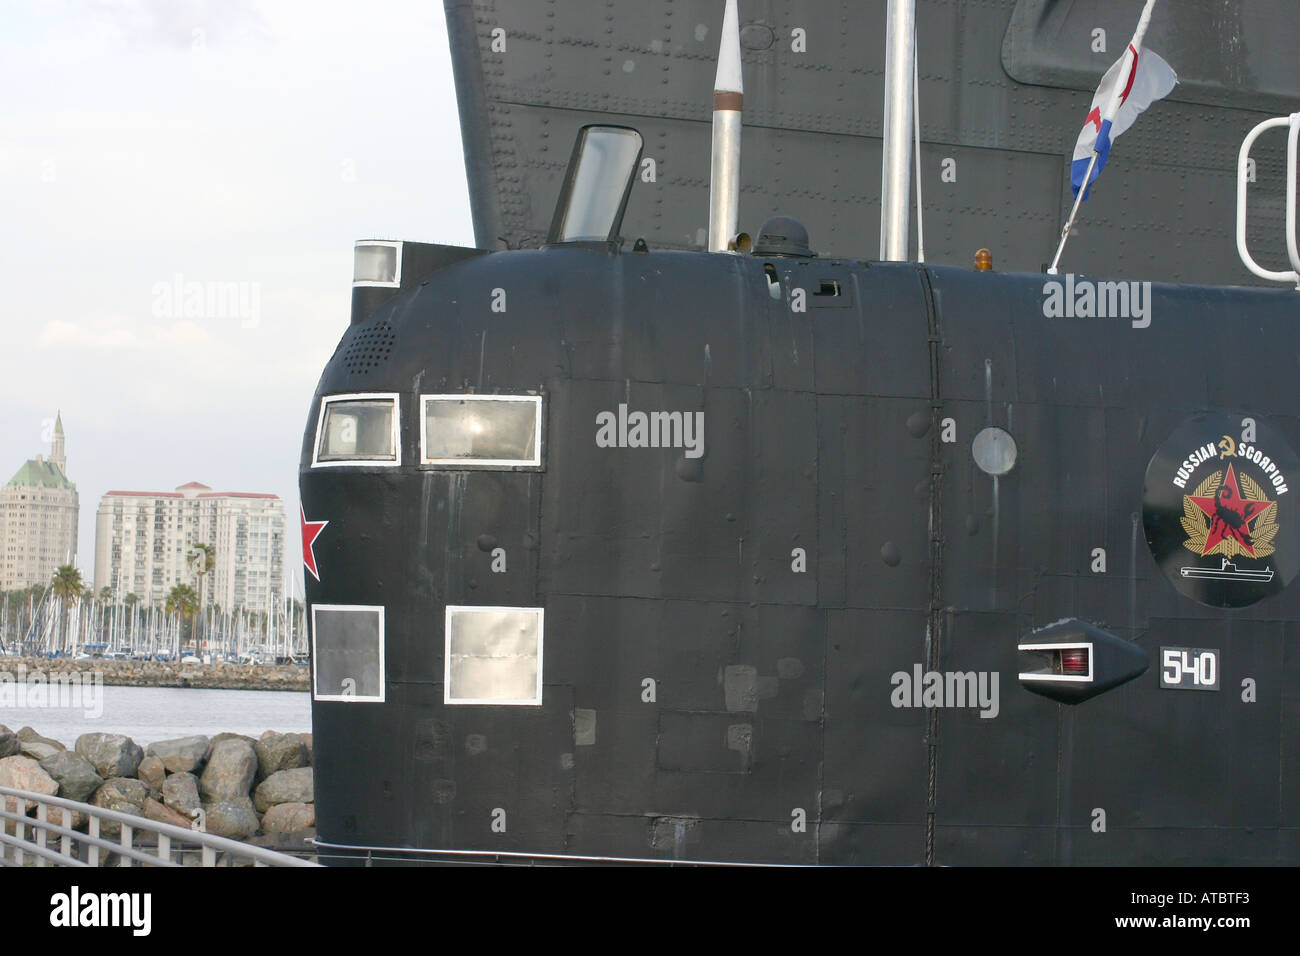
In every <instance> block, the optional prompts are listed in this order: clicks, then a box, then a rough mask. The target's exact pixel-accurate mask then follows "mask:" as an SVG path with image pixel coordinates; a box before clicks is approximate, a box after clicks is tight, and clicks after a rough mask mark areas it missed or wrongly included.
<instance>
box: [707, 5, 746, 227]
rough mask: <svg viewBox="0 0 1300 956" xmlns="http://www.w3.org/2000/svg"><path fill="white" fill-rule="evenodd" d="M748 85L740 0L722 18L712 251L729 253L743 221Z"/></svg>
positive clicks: (715, 104) (712, 187)
mask: <svg viewBox="0 0 1300 956" xmlns="http://www.w3.org/2000/svg"><path fill="white" fill-rule="evenodd" d="M744 93H745V85H744V83H743V82H742V79H741V73H740V17H739V15H738V14H737V12H736V0H727V8H726V10H725V11H724V12H723V15H722V37H721V41H720V45H719V48H718V73H717V78H716V79H715V80H714V83H713V161H712V166H711V173H710V179H709V251H710V252H726V251H727V243H729V242H730V241H731V240H732V239H734V238H735V237H736V233H737V232H739V230H740V227H739V222H740V128H741V108H742V106H743V103H744Z"/></svg>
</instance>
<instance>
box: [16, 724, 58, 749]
mask: <svg viewBox="0 0 1300 956" xmlns="http://www.w3.org/2000/svg"><path fill="white" fill-rule="evenodd" d="M18 739H19V740H21V741H22V742H23V743H38V744H49V745H50V746H51V747H53V748H54V749H56V750H67V749H68V748H67V747H65V746H64V745H63V743H62V742H61V741H58V740H55V739H54V738H53V737H42V736H41V735H40V734H38V733H37V732H36V731H35V730H33V729H32V728H31V727H24V728H23V729H22V730H20V731H18Z"/></svg>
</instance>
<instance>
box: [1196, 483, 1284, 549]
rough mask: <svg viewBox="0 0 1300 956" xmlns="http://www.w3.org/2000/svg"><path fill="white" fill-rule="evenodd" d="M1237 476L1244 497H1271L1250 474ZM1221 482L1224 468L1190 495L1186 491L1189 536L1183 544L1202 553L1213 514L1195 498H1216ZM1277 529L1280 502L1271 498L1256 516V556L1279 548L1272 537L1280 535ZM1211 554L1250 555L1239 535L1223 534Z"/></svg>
mask: <svg viewBox="0 0 1300 956" xmlns="http://www.w3.org/2000/svg"><path fill="white" fill-rule="evenodd" d="M1237 477H1238V480H1239V481H1240V482H1241V496H1242V497H1243V498H1245V499H1247V500H1248V501H1268V496H1267V495H1265V494H1264V489H1263V488H1262V487H1260V485H1259V483H1258V482H1257V481H1255V479H1253V478H1251V477H1250V475H1247V474H1243V473H1238V476H1237ZM1221 484H1223V472H1221V471H1216V472H1215V473H1214V474H1212V475H1210V477H1208V478H1206V479H1205V480H1204V481H1203V482H1201V483H1200V484H1199V485H1197V486H1196V490H1195V491H1194V492H1192V494H1191V495H1183V530H1184V531H1186V532H1187V540H1186V541H1184V542H1183V547H1184V548H1186V549H1187V550H1188V551H1191V552H1192V553H1193V554H1198V555H1199V554H1200V553H1201V552H1202V551H1204V550H1205V540H1206V539H1207V538H1208V537H1209V536H1210V517H1209V515H1207V514H1206V513H1205V512H1204V511H1202V510H1201V509H1200V508H1198V507H1197V506H1196V503H1195V502H1194V501H1192V498H1213V497H1214V495H1215V494H1216V493H1217V492H1218V490H1219V485H1221ZM1278 530H1279V528H1278V523H1277V502H1276V501H1272V502H1269V506H1268V507H1267V508H1265V509H1264V510H1263V511H1262V512H1260V513H1259V515H1257V516H1256V517H1255V527H1254V529H1253V530H1252V531H1251V533H1250V534H1251V537H1252V538H1253V539H1254V541H1255V557H1257V558H1266V557H1268V556H1269V555H1270V554H1272V553H1273V552H1274V551H1276V550H1277V549H1276V548H1274V547H1273V539H1274V538H1275V537H1277V533H1278ZM1210 554H1211V555H1213V554H1221V555H1223V556H1224V557H1225V558H1228V559H1232V558H1235V557H1237V556H1238V555H1245V556H1246V557H1250V554H1249V552H1247V551H1246V549H1245V548H1243V547H1242V546H1241V544H1240V542H1238V541H1237V539H1236V538H1224V539H1223V540H1222V541H1220V542H1219V543H1218V544H1216V545H1215V546H1214V547H1213V548H1211V549H1210ZM1205 557H1209V555H1205Z"/></svg>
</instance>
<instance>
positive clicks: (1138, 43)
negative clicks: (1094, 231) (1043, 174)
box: [1047, 0, 1156, 276]
mask: <svg viewBox="0 0 1300 956" xmlns="http://www.w3.org/2000/svg"><path fill="white" fill-rule="evenodd" d="M1155 6H1156V0H1147V2H1146V6H1145V7H1143V8H1142V16H1141V17H1139V18H1138V25H1137V30H1135V31H1134V33H1133V39H1132V40H1130V41H1129V45H1128V49H1126V50H1125V51H1124V66H1125V67H1127V69H1125V68H1124V67H1121V68H1120V71H1119V75H1120V77H1123V76H1124V75H1125V74H1127V73H1129V72H1130V71H1132V70H1133V69H1134V67H1135V64H1134V62H1133V59H1134V58H1136V57H1137V55H1138V51H1139V50H1141V49H1142V40H1143V38H1144V37H1145V36H1146V33H1147V27H1148V26H1150V25H1151V12H1152V11H1153V10H1154V9H1155ZM1125 92H1126V90H1125V89H1124V84H1123V83H1122V82H1120V83H1116V84H1115V89H1114V90H1113V91H1112V92H1111V95H1110V100H1109V101H1108V102H1107V103H1106V112H1105V113H1104V114H1103V115H1102V118H1101V123H1100V124H1098V127H1097V132H1098V134H1100V132H1101V127H1102V126H1104V125H1105V124H1106V123H1107V122H1111V123H1113V122H1114V121H1115V114H1116V113H1118V112H1119V105H1120V103H1121V102H1122V101H1123V98H1124V94H1125ZM1100 155H1101V154H1100V153H1098V152H1097V144H1096V143H1095V142H1094V143H1093V146H1092V159H1091V160H1090V161H1089V162H1088V171H1087V172H1086V173H1084V174H1083V184H1082V185H1081V186H1080V187H1079V195H1077V196H1076V197H1074V208H1073V209H1071V210H1070V218H1069V219H1067V220H1066V222H1065V228H1064V229H1062V230H1061V243H1060V245H1058V246H1057V247H1056V255H1055V256H1054V257H1053V258H1052V264H1051V265H1050V266H1048V268H1047V274H1048V275H1053V276H1054V275H1056V274H1057V271H1056V269H1057V266H1058V265H1060V263H1061V253H1062V252H1064V251H1065V243H1066V242H1067V241H1068V240H1069V238H1070V229H1071V228H1073V226H1074V220H1075V217H1076V216H1078V215H1079V206H1080V205H1082V203H1083V197H1084V196H1085V195H1086V194H1087V192H1088V187H1089V186H1091V185H1092V182H1091V180H1092V171H1093V169H1095V168H1096V166H1097V159H1098V158H1099V157H1100Z"/></svg>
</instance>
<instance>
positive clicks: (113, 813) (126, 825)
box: [0, 787, 320, 866]
mask: <svg viewBox="0 0 1300 956" xmlns="http://www.w3.org/2000/svg"><path fill="white" fill-rule="evenodd" d="M4 797H12V798H14V799H15V800H30V801H31V802H33V803H35V804H36V817H35V818H32V817H29V816H27V815H26V813H25V812H24V811H23V810H17V812H15V811H11V810H8V809H6V805H7V804H6V801H4V800H3V799H0V820H3V821H4V822H3V823H0V863H3V864H10V863H13V864H16V865H19V866H21V865H23V863H24V856H25V854H27V853H30V854H32V855H33V856H34V857H36V858H37V859H38V860H39V861H40V862H39V863H38V864H37V865H38V866H44V865H46V864H47V863H56V864H58V865H61V866H98V865H99V860H100V854H101V852H102V851H107V852H108V853H114V854H117V856H118V865H119V866H131V865H132V862H133V861H137V862H139V863H142V864H147V865H149V866H180V865H181V864H180V863H177V862H176V861H175V860H173V859H172V858H171V851H172V842H173V841H175V842H177V843H178V844H180V849H182V851H183V850H184V849H185V848H186V847H187V846H197V847H198V848H199V850H200V852H201V858H202V865H203V866H216V864H217V854H218V853H219V852H221V853H226V854H228V855H229V857H231V858H235V857H242V858H245V859H248V860H251V861H252V862H253V865H254V866H320V864H319V863H312V862H311V861H309V860H301V859H298V858H297V857H292V856H289V855H287V854H284V853H277V852H276V851H274V850H267V849H265V848H263V847H260V846H252V845H250V844H248V843H240V842H239V841H238V840H230V839H227V838H226V837H221V836H217V835H215V834H212V833H205V832H203V831H201V830H188V829H186V828H184V827H178V826H175V825H173V824H171V823H160V822H158V821H156V820H150V819H148V818H147V817H140V816H136V815H134V814H130V813H122V812H120V811H118V810H109V809H108V808H106V807H96V806H92V805H91V804H87V803H79V802H77V801H76V800H68V799H66V798H64V797H51V796H47V795H45V794H42V793H30V792H28V791H26V790H15V789H13V788H11V787H0V798H4ZM23 806H24V808H25V807H26V804H23ZM51 807H58V808H60V809H62V810H70V811H75V812H77V813H84V814H85V815H86V816H87V818H88V824H87V828H88V831H89V832H88V833H81V832H80V831H78V830H74V829H73V828H72V827H69V826H64V825H61V824H55V823H51V822H50V821H49V819H48V815H49V808H51ZM63 819H64V820H65V822H67V821H66V818H63ZM9 821H13V824H14V826H13V830H14V832H13V833H12V834H10V832H9V830H10V827H9ZM101 821H107V822H111V823H117V824H119V825H120V826H121V828H122V834H121V839H120V840H119V841H118V842H116V843H114V842H113V841H111V840H106V839H103V838H102V837H100V835H99V830H100V822H101ZM28 827H30V828H31V830H32V833H31V836H32V839H31V840H28V839H26V837H25V832H26V830H27V828H28ZM137 832H140V833H145V834H153V835H154V836H156V837H157V852H156V853H152V854H151V853H148V852H145V851H144V850H139V849H136V848H135V845H134V843H135V834H136V833H137ZM51 833H52V834H54V835H55V836H57V837H59V842H60V848H59V850H58V851H57V852H56V851H54V850H51V849H50V848H49V847H48V846H47V842H46V838H47V835H48V834H51ZM74 843H79V844H81V848H82V849H84V850H85V851H86V856H87V857H88V859H87V860H84V861H83V860H81V859H79V858H78V857H77V855H76V853H75V849H76V848H75V847H74V846H73V844H74ZM10 848H12V849H13V850H14V857H13V859H12V860H10V859H9V858H8V852H9V849H10Z"/></svg>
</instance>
